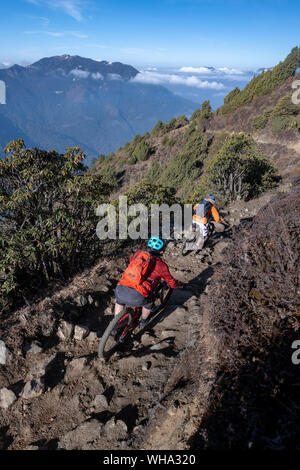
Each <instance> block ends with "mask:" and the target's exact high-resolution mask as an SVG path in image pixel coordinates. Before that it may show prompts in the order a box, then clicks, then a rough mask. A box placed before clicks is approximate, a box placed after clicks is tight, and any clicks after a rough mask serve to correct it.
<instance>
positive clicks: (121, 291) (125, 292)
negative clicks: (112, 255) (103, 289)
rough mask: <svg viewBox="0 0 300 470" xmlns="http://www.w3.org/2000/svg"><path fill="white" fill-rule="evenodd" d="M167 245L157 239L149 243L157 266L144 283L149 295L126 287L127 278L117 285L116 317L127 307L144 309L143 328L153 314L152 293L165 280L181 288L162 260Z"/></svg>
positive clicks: (150, 251)
mask: <svg viewBox="0 0 300 470" xmlns="http://www.w3.org/2000/svg"><path fill="white" fill-rule="evenodd" d="M164 247H165V243H164V242H163V241H162V240H161V239H159V238H157V237H152V238H150V240H149V242H148V252H149V253H150V254H151V256H152V257H153V259H154V262H155V265H154V268H153V269H152V271H151V273H150V274H149V275H148V276H147V279H146V280H145V281H144V282H143V286H145V287H146V290H147V291H148V295H147V296H145V295H143V294H141V292H138V291H137V290H136V289H134V288H132V287H130V286H128V285H126V284H127V282H126V278H125V280H124V276H122V278H121V280H120V281H119V283H118V284H117V287H116V290H115V294H116V304H115V312H114V313H115V315H118V314H119V313H120V312H121V311H122V310H123V308H124V306H125V305H127V306H128V307H142V317H141V320H140V328H143V327H144V326H145V324H146V321H147V318H148V316H149V314H150V312H151V309H152V306H153V302H152V295H151V293H152V291H153V290H154V289H155V288H156V286H157V285H158V284H159V283H160V282H161V280H162V279H163V280H164V281H166V283H167V284H168V285H169V286H170V287H172V288H173V289H174V288H175V287H181V286H182V285H183V283H182V282H180V281H176V279H174V277H173V276H172V275H171V274H170V271H169V268H168V266H167V264H166V263H165V262H164V261H163V260H162V259H161V256H162V253H163V249H164ZM139 253H141V252H137V253H135V254H134V255H133V256H131V258H130V261H132V259H133V257H134V256H135V255H136V254H139Z"/></svg>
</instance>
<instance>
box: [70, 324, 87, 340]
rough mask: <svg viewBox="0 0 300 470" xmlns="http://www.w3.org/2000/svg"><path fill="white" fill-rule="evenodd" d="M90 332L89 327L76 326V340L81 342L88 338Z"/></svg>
mask: <svg viewBox="0 0 300 470" xmlns="http://www.w3.org/2000/svg"><path fill="white" fill-rule="evenodd" d="M89 332H90V330H89V329H88V327H87V326H82V325H76V326H75V329H74V339H76V340H78V341H81V340H83V339H84V338H86V337H87V336H88V334H89Z"/></svg>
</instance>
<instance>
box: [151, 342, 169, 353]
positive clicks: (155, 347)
mask: <svg viewBox="0 0 300 470" xmlns="http://www.w3.org/2000/svg"><path fill="white" fill-rule="evenodd" d="M169 346H170V344H169V343H168V342H167V341H162V342H161V343H157V344H153V345H152V346H151V347H150V349H151V351H160V350H161V349H166V348H168V347H169Z"/></svg>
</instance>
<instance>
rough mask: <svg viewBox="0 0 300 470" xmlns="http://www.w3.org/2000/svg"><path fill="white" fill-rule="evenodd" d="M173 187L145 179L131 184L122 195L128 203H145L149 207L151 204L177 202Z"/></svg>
mask: <svg viewBox="0 0 300 470" xmlns="http://www.w3.org/2000/svg"><path fill="white" fill-rule="evenodd" d="M175 192H176V191H175V189H174V188H170V187H165V186H162V185H159V184H151V183H149V182H148V181H147V180H146V179H143V180H142V181H140V182H139V183H137V184H135V185H133V186H131V187H130V188H129V189H128V191H126V192H125V193H124V196H127V198H128V205H131V204H145V206H146V207H147V208H148V209H150V207H151V204H169V205H172V204H174V203H176V202H178V200H177V198H176V196H175Z"/></svg>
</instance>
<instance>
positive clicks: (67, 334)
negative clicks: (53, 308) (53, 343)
mask: <svg viewBox="0 0 300 470" xmlns="http://www.w3.org/2000/svg"><path fill="white" fill-rule="evenodd" d="M73 333H74V325H73V323H71V322H67V321H65V320H62V321H61V322H60V324H59V328H58V330H57V336H58V337H59V338H60V339H62V340H63V341H66V340H68V339H71V338H72V336H73Z"/></svg>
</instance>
